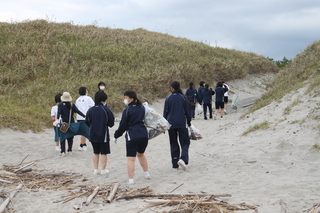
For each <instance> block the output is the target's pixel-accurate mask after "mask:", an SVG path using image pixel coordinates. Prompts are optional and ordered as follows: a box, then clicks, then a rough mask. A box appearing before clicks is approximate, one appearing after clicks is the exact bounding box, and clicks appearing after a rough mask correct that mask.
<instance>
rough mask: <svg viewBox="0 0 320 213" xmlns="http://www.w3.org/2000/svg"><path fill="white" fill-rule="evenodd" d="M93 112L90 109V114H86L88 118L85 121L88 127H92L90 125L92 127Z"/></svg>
mask: <svg viewBox="0 0 320 213" xmlns="http://www.w3.org/2000/svg"><path fill="white" fill-rule="evenodd" d="M90 115H91V111H90V109H89V110H88V112H87V114H86V116H85V117H86V118H85V121H86V124H87V126H89V127H90V125H91V116H90Z"/></svg>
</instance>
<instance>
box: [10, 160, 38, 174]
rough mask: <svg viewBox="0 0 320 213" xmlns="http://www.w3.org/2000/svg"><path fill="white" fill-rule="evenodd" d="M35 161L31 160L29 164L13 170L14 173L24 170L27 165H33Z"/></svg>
mask: <svg viewBox="0 0 320 213" xmlns="http://www.w3.org/2000/svg"><path fill="white" fill-rule="evenodd" d="M35 163H36V162H35V161H34V162H31V163H28V164H27V165H24V166H23V167H21V168H19V169H16V170H14V171H13V172H14V173H17V172H19V171H21V170H23V169H24V168H26V167H28V166H32V165H33V164H35Z"/></svg>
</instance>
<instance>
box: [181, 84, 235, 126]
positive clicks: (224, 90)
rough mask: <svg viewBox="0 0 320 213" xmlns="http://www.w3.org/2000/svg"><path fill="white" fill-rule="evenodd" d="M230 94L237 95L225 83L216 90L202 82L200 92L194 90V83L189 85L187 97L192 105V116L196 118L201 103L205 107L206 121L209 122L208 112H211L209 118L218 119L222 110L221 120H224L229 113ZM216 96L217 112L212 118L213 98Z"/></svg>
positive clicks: (218, 85) (217, 86)
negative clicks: (198, 105)
mask: <svg viewBox="0 0 320 213" xmlns="http://www.w3.org/2000/svg"><path fill="white" fill-rule="evenodd" d="M228 92H231V93H233V94H235V92H233V91H232V90H230V88H229V86H228V85H227V84H226V83H225V82H224V81H221V82H218V83H217V85H216V88H215V90H212V88H211V87H210V86H209V84H205V82H204V81H200V87H199V88H198V90H196V89H195V88H194V85H193V82H190V83H189V89H187V91H186V93H185V95H186V96H187V98H188V101H189V105H190V116H191V117H192V118H195V109H196V104H197V103H199V104H200V105H202V107H203V115H204V120H207V119H208V118H207V110H209V118H210V119H211V118H214V119H217V114H218V113H219V110H220V119H223V116H224V114H225V113H227V111H226V110H227V107H228V101H229V99H228ZM213 95H216V98H215V111H214V113H213V117H212V96H213Z"/></svg>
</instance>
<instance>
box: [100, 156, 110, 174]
mask: <svg viewBox="0 0 320 213" xmlns="http://www.w3.org/2000/svg"><path fill="white" fill-rule="evenodd" d="M107 160H108V156H107V155H103V154H101V158H100V164H101V170H106V167H107Z"/></svg>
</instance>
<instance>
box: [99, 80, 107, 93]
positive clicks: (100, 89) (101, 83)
mask: <svg viewBox="0 0 320 213" xmlns="http://www.w3.org/2000/svg"><path fill="white" fill-rule="evenodd" d="M105 89H106V84H105V83H104V82H102V81H100V82H99V83H98V91H104V90H105Z"/></svg>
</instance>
